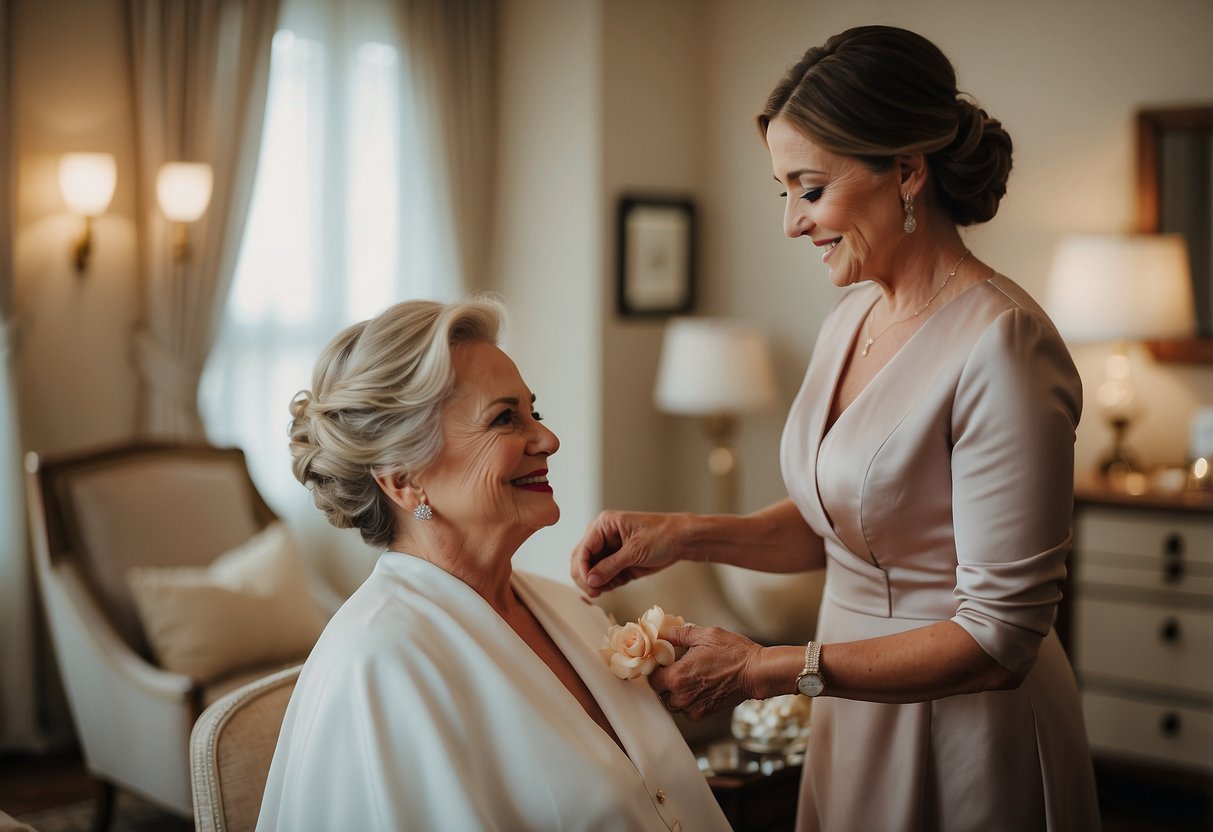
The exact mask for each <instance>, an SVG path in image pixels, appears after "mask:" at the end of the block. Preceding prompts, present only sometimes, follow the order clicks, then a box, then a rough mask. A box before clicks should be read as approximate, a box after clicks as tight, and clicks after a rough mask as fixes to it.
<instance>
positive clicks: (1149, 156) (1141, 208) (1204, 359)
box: [1137, 106, 1213, 365]
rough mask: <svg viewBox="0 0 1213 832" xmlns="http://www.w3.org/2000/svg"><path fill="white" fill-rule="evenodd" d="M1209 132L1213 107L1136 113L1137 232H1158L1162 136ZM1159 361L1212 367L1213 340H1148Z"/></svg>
mask: <svg viewBox="0 0 1213 832" xmlns="http://www.w3.org/2000/svg"><path fill="white" fill-rule="evenodd" d="M1192 128H1197V129H1202V128H1203V129H1207V130H1210V131H1213V106H1189V107H1173V108H1166V109H1150V110H1141V111H1139V112H1138V113H1137V230H1138V231H1141V232H1145V233H1149V234H1154V233H1157V232H1158V231H1159V227H1158V226H1159V204H1160V199H1159V194H1158V189H1159V178H1160V177H1159V171H1160V168H1161V163H1160V160H1159V158H1158V153H1159V146H1160V144H1161V140H1160V137H1161V136H1162V134H1163V133H1164V132H1165V131H1166V130H1174V129H1192ZM1147 345H1148V346H1149V348H1150V352H1152V353H1153V354H1154V358H1155V359H1156V360H1158V361H1174V362H1183V363H1191V364H1210V365H1213V338H1184V339H1181V340H1174V341H1149V342H1147Z"/></svg>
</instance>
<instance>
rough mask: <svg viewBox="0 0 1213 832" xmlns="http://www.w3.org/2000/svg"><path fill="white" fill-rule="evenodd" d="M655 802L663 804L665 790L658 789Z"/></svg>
mask: <svg viewBox="0 0 1213 832" xmlns="http://www.w3.org/2000/svg"><path fill="white" fill-rule="evenodd" d="M657 802H658V803H665V789H658V790H657Z"/></svg>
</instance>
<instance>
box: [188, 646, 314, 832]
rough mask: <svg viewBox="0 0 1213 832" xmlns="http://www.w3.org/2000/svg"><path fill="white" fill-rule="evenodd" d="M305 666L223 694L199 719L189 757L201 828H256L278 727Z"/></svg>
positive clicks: (200, 831) (217, 831)
mask: <svg viewBox="0 0 1213 832" xmlns="http://www.w3.org/2000/svg"><path fill="white" fill-rule="evenodd" d="M302 669H303V668H302V666H296V667H290V668H287V669H286V670H282V671H279V672H278V673H274V674H271V675H269V676H266V677H264V678H262V679H258V680H257V681H255V682H250V683H249V684H247V685H244V686H243V687H240V688H237V689H236V690H234V691H231V692H230V693H228V694H226V695H225V696H223V697H222V698H221V699H219V700H218V701H217V702H215V703H213V704H212V705H211V706H210V707H208V708H207V709H206V710H205V711H203V712H202V716H200V717H199V718H198V721H197V722H196V723H195V724H194V731H193V734H192V735H191V737H190V758H191V763H190V765H191V769H192V774H193V784H194V827H195V829H196V830H197V832H252V830H253V829H255V828H256V826H257V815H258V813H259V812H260V810H261V797H262V795H263V794H264V793H265V781H266V778H267V777H268V776H269V773H270V762H271V761H272V760H273V759H274V748H275V747H276V746H277V744H278V732H279V731H281V730H282V719H283V717H284V716H286V706H287V703H288V702H289V701H290V698H291V693H292V692H293V691H294V690H295V682H296V681H298V679H299V671H300V670H302Z"/></svg>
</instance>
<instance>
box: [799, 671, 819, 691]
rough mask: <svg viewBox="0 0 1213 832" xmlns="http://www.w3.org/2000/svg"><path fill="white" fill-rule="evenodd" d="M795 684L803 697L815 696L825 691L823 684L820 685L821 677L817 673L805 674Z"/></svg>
mask: <svg viewBox="0 0 1213 832" xmlns="http://www.w3.org/2000/svg"><path fill="white" fill-rule="evenodd" d="M796 684H797V685H798V686H799V688H800V692H801V693H803V694H804V695H805V696H816V695H817V694H819V693H821V692H822V691H823V690H825V684H823V683H822V681H821V675H820V674H818V673H806V674H805V675H803V676H801V677H800V681H799V682H797V683H796Z"/></svg>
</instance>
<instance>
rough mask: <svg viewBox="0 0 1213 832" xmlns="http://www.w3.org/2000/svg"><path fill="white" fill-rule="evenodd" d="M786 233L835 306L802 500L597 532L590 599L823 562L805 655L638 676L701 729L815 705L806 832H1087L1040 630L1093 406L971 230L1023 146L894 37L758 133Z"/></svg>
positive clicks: (1078, 772)
mask: <svg viewBox="0 0 1213 832" xmlns="http://www.w3.org/2000/svg"><path fill="white" fill-rule="evenodd" d="M758 124H759V127H760V129H761V132H762V135H763V138H764V140H765V142H766V146H767V148H768V150H769V151H770V155H771V162H772V165H773V167H774V173H775V179H776V181H777V182H778V183H779V185H780V187H781V188H782V189H783V191H784V193H782V194H781V196H782V197H783V198H784V200H785V210H784V230H785V231H786V233H787V235H788V236H789V237H791V238H793V239H797V240H802V241H803V242H804V243H809V244H812V245H813V246H814V247H815V248H816V251H817V252H819V253H820V256H821V259H822V261H823V262H824V263H825V264H826V266H827V267H828V268H829V275H830V280H831V282H833V283H834V284H835V285H836V286H839V287H850V288H848V289H847V291H845V292H844V293H843V295H842V296H841V298H840V299H839V300H838V302H837V304H836V306H835V307H834V309H833V310H832V311H831V313H830V314H829V316H828V317H827V319H826V320H825V322H824V323H823V324H822V327H821V331H820V334H819V337H818V340H817V346H816V349H815V350H814V351H813V356H812V360H811V362H810V364H809V368H808V371H807V374H806V376H805V380H804V384H803V386H802V388H801V390H800V393H799V395H798V396H797V398H796V400H795V402H794V404H793V405H792V410H791V413H790V414H789V416H788V420H787V426H786V428H785V430H784V435H783V444H782V453H781V462H782V468H783V475H784V481H785V483H786V486H787V489H788V493H789V495H790V496H789V499H787V500H785V501H783V502H781V503H779V504H777V505H774V506H771V507H770V508H768V509H766V510H763V511H759V512H757V513H755V514H752V515H749V516H745V517H731V516H712V517H697V516H692V515H656V514H636V513H623V512H606V513H604V514H603V515H601V516H600V517H599V518H598V519H597V520H596V521H595V522H594V523H593V524H591V526H590V528H589V529H588V530H587V532H586V535H585V537H584V539H583V541H582V544H581V545H580V546H579V547H578V548H577V550H575V551H574V553H573V563H572V570H573V575H574V578H575V579H576V580H577V581H578V582H579V583H581V584H582V586H584V587H585V588H587V590H588V591H589V592H590V593H591V594H596V593H599V592H602V591H605V590H608V589H611V588H613V587H615V586H619V585H621V584H623V583H625V582H627V581H629V580H632V579H634V578H637V577H641V576H643V575H645V574H648V573H651V572H652V571H654V570H656V569H660V568H662V567H664V566H666V565H668V564H670V563H673V562H675V561H677V560H679V559H683V558H687V559H692V558H693V559H696V560H705V559H706V560H713V561H720V562H724V563H731V564H735V565H740V566H746V567H750V568H753V569H758V570H764V571H770V572H790V571H795V570H806V569H816V568H820V567H823V566H824V567H825V569H826V573H827V574H826V586H825V593H824V598H823V600H822V606H821V612H820V618H819V622H818V630H817V634H816V637H815V640H814V641H811V642H810V643H809V644H808V645H807V646H776V647H766V648H762V647H759V646H757V645H755V644H754V643H752V642H750V641H748V640H747V639H744V638H742V637H740V636H737V635H734V634H731V633H727V632H724V631H722V630H719V629H715V628H702V627H684V628H678V629H677V630H676V631H674V632H671V633H670V634H669V635H670V637H671V639H672V640H673V641H674V642H675V643H678V644H682V645H684V646H686V647H688V648H689V649H688V650H687V652H686V654H685V656H684V657H683V658H682V659H680V660H679V661H677V662H676V663H675V664H673V665H672V666H670V667H668V668H665V669H663V670H659V671H657V672H656V673H654V674H653V675H652V676H651V677H650V681H651V684H652V685H653V686H654V687H655V688H656V689H657V690H659V691H660V692H661V695H662V696H663V698H665V699H666V701H667V703H668V705H669V707H671V708H673V709H675V710H684V711H686V712H688V713H689V714H690V715H691V716H692V717H698V716H702V715H704V714H707V713H711V712H713V711H717V710H720V709H722V708H726V707H729V706H732V705H735V704H736V703H737V702H739V701H741V700H743V699H747V698H766V697H770V696H774V695H776V694H785V693H800V694H803V695H806V696H812V697H817V698H816V700H815V702H814V705H813V717H812V734H811V738H810V743H809V756H808V763H807V765H806V767H805V774H804V781H803V786H802V789H801V802H800V811H799V817H798V826H799V828H800V829H801V830H816V829H828V830H857V829H863V830H924V829H932V830H973V829H981V830H986V831H987V832H988V830H1025V829H1041V830H1043V829H1066V830H1068V829H1084V830H1086V829H1095V828H1097V827H1098V825H1099V820H1098V809H1097V806H1096V802H1095V793H1094V785H1093V777H1092V770H1091V758H1090V754H1089V751H1088V747H1087V742H1086V736H1085V732H1084V730H1083V723H1082V712H1081V710H1080V705H1079V698H1078V692H1077V688H1076V685H1075V681H1074V676H1073V673H1072V672H1071V669H1070V666H1069V663H1068V661H1067V658H1066V656H1065V653H1064V652H1063V650H1062V647H1061V644H1060V642H1059V641H1058V639H1057V635H1056V633H1055V632H1054V631H1053V629H1052V624H1053V619H1054V616H1055V613H1056V609H1057V603H1058V601H1059V600H1060V598H1061V586H1062V581H1063V579H1064V577H1065V558H1066V554H1067V552H1068V550H1069V546H1070V512H1071V499H1072V487H1073V486H1072V470H1073V458H1074V456H1073V442H1074V430H1075V426H1076V424H1077V422H1078V417H1079V411H1080V407H1081V387H1080V383H1079V379H1078V376H1077V374H1076V372H1075V370H1074V366H1073V363H1072V362H1071V360H1070V356H1069V354H1068V352H1067V350H1066V347H1065V345H1064V344H1063V343H1062V340H1061V338H1060V337H1059V336H1058V334H1057V332H1056V330H1055V329H1054V327H1053V325H1052V324H1051V323H1050V321H1049V319H1048V318H1047V317H1046V316H1045V313H1044V312H1043V311H1042V310H1041V308H1040V307H1039V306H1038V305H1037V304H1036V302H1035V301H1034V300H1033V299H1032V298H1031V297H1029V295H1028V294H1027V293H1026V292H1025V291H1024V290H1023V289H1021V288H1020V287H1019V286H1018V285H1016V284H1015V283H1014V282H1012V281H1011V280H1010V279H1008V278H1007V277H1004V276H1002V275H1000V274H998V273H997V272H996V271H995V269H993V268H992V267H990V266H989V265H987V264H985V263H984V262H982V261H981V260H980V259H979V258H978V257H977V256H976V255H975V254H973V253H972V252H971V251H970V250H969V249H968V247H967V246H966V244H965V242H964V240H963V239H962V237H961V235H960V233H959V230H958V227H959V226H968V225H971V224H974V223H978V222H985V221H987V220H989V219H991V218H992V217H993V216H994V214H995V212H996V211H997V209H998V204H999V201H1000V199H1001V198H1002V196H1003V194H1004V193H1005V191H1006V181H1007V176H1008V173H1009V172H1010V168H1011V140H1010V137H1009V136H1008V134H1007V132H1006V131H1005V130H1004V129H1003V127H1002V125H1001V124H1000V123H999V122H998V121H997V120H995V119H993V118H991V117H990V116H989V115H988V114H987V113H986V112H985V111H984V110H982V109H980V108H979V107H978V106H976V105H975V104H974V103H972V102H971V101H970V100H969V99H968V98H966V97H964V96H962V95H959V94H958V93H957V89H956V78H955V75H954V72H953V69H952V66H951V64H950V63H949V61H948V60H947V58H945V57H944V55H943V54H942V53H941V52H940V51H939V50H938V49H937V48H936V47H935V46H934V45H933V44H931V43H930V42H929V41H927V40H926V39H924V38H922V37H921V36H919V35H916V34H914V33H912V32H908V31H905V30H902V29H894V28H888V27H882V26H868V27H861V28H857V29H851V30H848V31H846V32H843V33H841V34H839V35H836V36H834V37H831V38H830V39H829V40H828V41H826V43H825V44H824V45H822V46H819V47H815V48H812V49H810V50H808V52H806V53H805V55H804V57H803V58H802V59H801V60H800V61H799V62H798V63H797V64H796V65H795V66H793V67H792V68H791V69H790V70H789V71H788V73H787V75H786V76H785V77H784V79H783V80H782V81H780V83H779V84H778V85H777V86H776V87H775V89H774V91H773V92H772V94H771V96H770V99H769V101H768V102H767V106H766V108H765V109H764V110H763V112H762V113H761V114H760V116H759V117H758Z"/></svg>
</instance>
